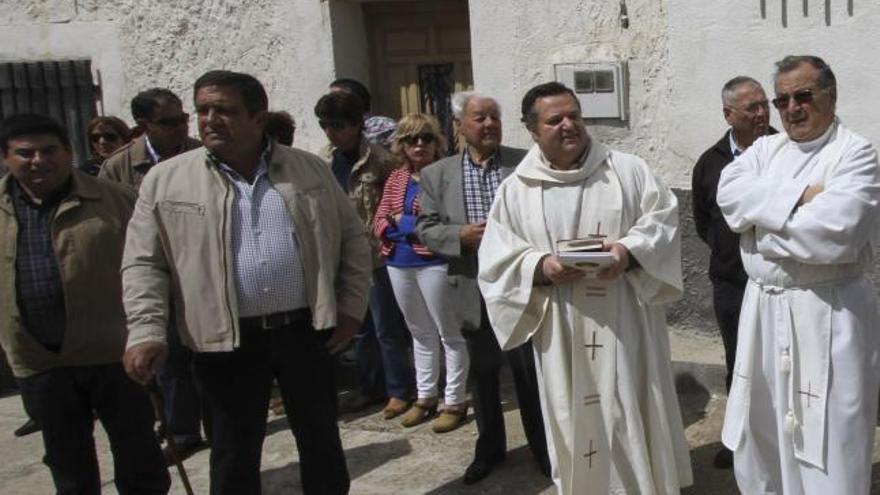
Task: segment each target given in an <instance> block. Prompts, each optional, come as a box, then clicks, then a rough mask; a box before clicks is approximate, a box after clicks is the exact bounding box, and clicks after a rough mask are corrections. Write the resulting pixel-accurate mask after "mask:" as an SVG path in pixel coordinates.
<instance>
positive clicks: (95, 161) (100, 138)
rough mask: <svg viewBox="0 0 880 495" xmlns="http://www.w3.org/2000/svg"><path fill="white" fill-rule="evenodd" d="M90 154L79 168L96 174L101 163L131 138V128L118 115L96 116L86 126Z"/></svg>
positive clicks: (90, 173)
mask: <svg viewBox="0 0 880 495" xmlns="http://www.w3.org/2000/svg"><path fill="white" fill-rule="evenodd" d="M86 136H87V137H88V139H89V151H90V154H91V156H90V157H89V159H88V160H86V161H85V162H84V163H83V164H82V165H80V167H79V168H80V170H82V171H83V172H85V173H87V174H89V175H98V171H100V170H101V164H102V163H104V160H106V159H107V158H108V157H109V156H110V155H112V154H113V153H115V152H116V150H118V149H119V148H121V147H122V146H123V145H124V144H126V143H128V141H129V140H130V139H131V129H129V128H128V125H127V124H126V123H125V122H123V121H122V119H120V118H118V117H112V116H98V117H95V118H93V119H92V121H91V122H89V126H88V128H86Z"/></svg>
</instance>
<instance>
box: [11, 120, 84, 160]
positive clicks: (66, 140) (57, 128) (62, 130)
mask: <svg viewBox="0 0 880 495" xmlns="http://www.w3.org/2000/svg"><path fill="white" fill-rule="evenodd" d="M34 134H52V135H53V136H55V137H57V138H58V140H59V141H61V144H62V145H64V147H65V148H67V149H70V135H69V134H68V133H67V128H66V127H64V125H62V124H61V123H60V122H58V121H57V120H55V119H53V118H52V117H49V116H46V115H39V114H35V113H20V114H16V115H12V116H10V117H7V118H6V119H5V120H3V122H0V151H2V152H3V154H4V155H5V154H6V153H7V152H8V151H9V141H12V140H13V139H16V138H19V137H21V136H29V135H34Z"/></svg>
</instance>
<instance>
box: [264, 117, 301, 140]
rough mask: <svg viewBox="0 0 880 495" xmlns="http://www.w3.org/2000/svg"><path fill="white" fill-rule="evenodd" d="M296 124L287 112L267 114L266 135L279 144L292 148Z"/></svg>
mask: <svg viewBox="0 0 880 495" xmlns="http://www.w3.org/2000/svg"><path fill="white" fill-rule="evenodd" d="M295 130H296V122H294V121H293V117H291V116H290V114H289V113H287V112H269V113H267V114H266V134H268V135H269V137H270V138H272V139H274V140H276V141H278V142H279V143H281V144H283V145H285V146H290V145H292V144H293V133H294V131H295Z"/></svg>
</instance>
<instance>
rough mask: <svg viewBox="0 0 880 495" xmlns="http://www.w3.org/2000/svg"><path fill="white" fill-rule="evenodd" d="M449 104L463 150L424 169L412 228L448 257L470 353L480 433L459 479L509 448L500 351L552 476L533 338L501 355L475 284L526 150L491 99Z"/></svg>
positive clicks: (531, 439) (482, 471) (471, 96)
mask: <svg viewBox="0 0 880 495" xmlns="http://www.w3.org/2000/svg"><path fill="white" fill-rule="evenodd" d="M452 108H453V113H454V115H455V118H456V119H457V120H458V123H459V129H460V131H461V135H462V136H463V137H464V139H465V142H466V143H467V147H466V148H465V150H464V151H463V152H461V153H459V154H457V155H454V156H451V157H448V158H444V159H443V160H440V161H438V162H437V163H434V164H431V165H429V166H428V167H426V168H425V169H424V170H423V171H422V174H421V188H422V189H421V196H420V202H421V207H422V212H421V215H420V216H419V222H418V226H417V229H418V233H419V237H420V238H421V239H422V241H423V242H424V243H425V245H426V246H428V249H430V250H431V251H432V252H434V253H437V254H439V255H441V256H445V257H446V258H447V259H448V260H449V283H450V286H451V287H452V288H453V289H452V290H453V296H452V297H453V298H454V300H455V303H456V304H455V307H456V308H458V311H459V317H460V318H461V320H462V327H463V332H462V333H463V334H464V336H465V339H466V340H467V345H468V352H469V353H470V357H471V377H472V380H471V383H472V386H473V390H472V394H473V405H474V415H475V416H476V418H477V428H478V429H479V432H480V435H479V437H478V438H477V445H476V449H475V452H474V460H473V462H472V463H471V464H470V466H468V468H467V471H466V472H465V475H464V482H465V483H467V484H472V483H476V482H477V481H480V480H481V479H483V478H485V477H486V476H487V475H488V474H489V472H491V470H492V468H493V467H494V466H495V465H496V464H497V463H498V462H500V461H501V460H503V459H504V456H505V452H506V451H507V442H506V439H505V432H504V416H503V414H502V413H503V411H502V409H501V395H500V389H499V383H498V380H499V372H500V370H501V363H502V360H503V356H504V354H507V358H508V360H509V362H510V367H511V370H512V371H513V378H514V382H515V384H516V393H517V397H518V398H519V406H520V416H521V418H522V422H523V428H524V429H525V433H526V438H527V440H528V443H529V447H530V448H531V449H532V452H533V453H534V455H535V458H536V459H537V461H538V465H539V467H540V469H541V471H542V472H543V473H545V474H547V475H549V471H550V461H549V459H548V457H547V442H546V439H545V436H544V429H543V428H544V427H543V420H542V418H541V406H540V403H539V399H538V382H537V375H536V373H535V361H534V357H533V356H532V346H531V343H530V342H526V343H524V344H523V345H521V346H519V347H516V348H514V349H510V350H508V351H507V352H506V353H502V351H501V348H500V347H499V345H498V341H497V340H496V339H495V335H494V333H493V331H492V327H491V326H490V324H489V318H488V317H487V316H486V307H485V304H484V302H483V298H482V297H481V296H480V292H479V288H478V287H477V249H478V248H479V247H480V242H481V240H482V238H483V230H484V229H485V228H486V217H487V216H488V214H489V208H490V207H491V206H492V200H493V199H494V197H495V190H496V189H498V186H499V185H500V184H501V181H502V180H504V178H505V177H507V176H508V175H510V173H511V172H512V171H513V169H514V168H516V165H517V164H518V163H519V162H520V160H521V159H522V157H523V156H525V150H520V149H515V148H508V147H506V146H502V145H501V109H500V108H499V106H498V103H497V102H496V101H495V100H494V99H492V98H489V97H486V96H482V95H479V94H476V93H473V92H465V93H456V94H455V95H453V99H452Z"/></svg>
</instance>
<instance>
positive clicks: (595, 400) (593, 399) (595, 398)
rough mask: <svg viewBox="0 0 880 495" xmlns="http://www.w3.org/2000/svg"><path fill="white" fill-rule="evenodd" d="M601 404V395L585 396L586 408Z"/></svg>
mask: <svg viewBox="0 0 880 495" xmlns="http://www.w3.org/2000/svg"><path fill="white" fill-rule="evenodd" d="M598 403H599V394H593V395H585V396H584V406H592V405H594V404H598Z"/></svg>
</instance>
